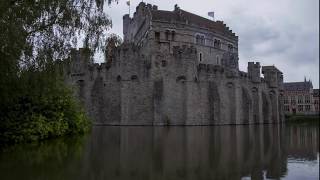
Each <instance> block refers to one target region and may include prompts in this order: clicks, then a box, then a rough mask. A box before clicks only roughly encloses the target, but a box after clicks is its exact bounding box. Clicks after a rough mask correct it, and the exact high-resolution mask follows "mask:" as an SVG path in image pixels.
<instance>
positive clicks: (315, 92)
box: [313, 89, 320, 114]
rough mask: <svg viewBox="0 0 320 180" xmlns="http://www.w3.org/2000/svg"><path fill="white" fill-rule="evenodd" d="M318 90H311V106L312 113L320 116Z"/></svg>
mask: <svg viewBox="0 0 320 180" xmlns="http://www.w3.org/2000/svg"><path fill="white" fill-rule="evenodd" d="M319 94H320V92H319V89H314V90H313V104H314V111H315V113H317V114H320V108H319V99H320V98H319Z"/></svg>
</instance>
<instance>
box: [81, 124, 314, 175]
mask: <svg viewBox="0 0 320 180" xmlns="http://www.w3.org/2000/svg"><path fill="white" fill-rule="evenodd" d="M105 128H107V129H105ZM93 132H94V133H93V136H92V138H91V142H90V146H92V147H91V148H90V151H88V152H87V153H88V154H87V155H86V157H87V159H85V160H84V161H86V164H87V165H86V167H92V169H91V168H89V169H88V170H84V171H83V173H84V174H82V175H81V176H82V177H86V176H87V175H88V174H87V173H90V175H91V176H90V177H92V175H93V176H97V178H101V176H102V177H103V178H104V177H105V178H111V179H208V177H214V178H213V179H241V177H246V176H249V177H251V178H252V179H263V176H266V177H267V178H275V179H278V178H280V177H284V176H285V175H286V174H287V173H288V172H287V171H288V170H287V161H288V157H294V158H299V159H308V160H316V159H317V153H318V152H319V143H318V140H319V129H318V128H317V127H280V126H241V127H239V126H238V127H234V126H227V127H190V128H179V127H173V128H165V127H158V128H151V127H150V128H146V127H121V128H120V127H95V129H94V131H93ZM97 155H98V156H99V161H97V159H95V158H92V157H93V156H94V157H96V156H97ZM96 158H97V157H96ZM96 163H98V164H96ZM97 167H98V168H97ZM91 171H93V172H94V174H92V172H91Z"/></svg>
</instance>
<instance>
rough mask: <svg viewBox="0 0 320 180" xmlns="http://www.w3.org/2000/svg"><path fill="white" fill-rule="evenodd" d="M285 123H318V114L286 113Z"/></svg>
mask: <svg viewBox="0 0 320 180" xmlns="http://www.w3.org/2000/svg"><path fill="white" fill-rule="evenodd" d="M285 118H286V123H287V124H312V125H319V119H320V117H319V115H287V116H286V117H285Z"/></svg>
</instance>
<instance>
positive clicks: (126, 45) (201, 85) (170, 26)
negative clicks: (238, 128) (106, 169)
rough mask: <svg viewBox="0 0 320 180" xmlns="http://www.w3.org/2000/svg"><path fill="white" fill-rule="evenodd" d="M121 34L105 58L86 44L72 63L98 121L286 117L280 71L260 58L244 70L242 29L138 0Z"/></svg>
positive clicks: (74, 78) (70, 71)
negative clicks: (91, 52)
mask: <svg viewBox="0 0 320 180" xmlns="http://www.w3.org/2000/svg"><path fill="white" fill-rule="evenodd" d="M123 40H124V42H123V43H122V44H121V45H120V46H119V47H116V48H112V49H111V50H110V51H109V53H108V56H107V57H108V58H106V63H102V64H96V63H93V62H92V60H90V57H89V53H88V52H86V50H85V49H80V50H74V51H73V52H72V57H71V59H70V61H68V62H67V65H66V68H65V69H66V77H67V81H68V83H70V84H73V85H76V86H77V87H78V88H77V89H78V92H77V93H78V95H79V97H80V99H81V101H82V102H83V103H84V105H85V108H86V110H87V112H88V114H89V116H90V117H92V119H93V120H94V124H104V125H218V124H254V123H279V122H281V121H283V110H282V109H283V108H282V104H283V103H282V93H283V92H282V88H283V87H282V86H283V76H282V73H281V72H280V71H279V70H278V69H277V68H276V67H274V66H262V69H261V65H260V64H259V62H249V63H248V72H247V73H246V72H242V71H240V70H239V65H238V61H239V59H238V36H236V35H235V33H233V32H232V31H231V30H230V29H229V27H227V26H226V24H224V23H223V22H222V21H212V20H209V19H206V18H203V17H200V16H197V15H195V14H192V13H189V12H186V11H184V10H182V9H180V8H179V7H178V6H175V8H174V10H173V11H163V10H158V8H157V6H152V5H150V4H145V3H143V2H141V3H140V4H139V5H138V6H137V7H136V12H135V13H134V15H133V17H132V18H131V17H130V16H129V15H128V14H126V15H124V16H123ZM260 72H262V74H263V75H264V77H263V78H262V77H261V74H260Z"/></svg>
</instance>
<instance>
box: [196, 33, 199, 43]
mask: <svg viewBox="0 0 320 180" xmlns="http://www.w3.org/2000/svg"><path fill="white" fill-rule="evenodd" d="M196 44H200V36H199V35H197V36H196Z"/></svg>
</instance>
